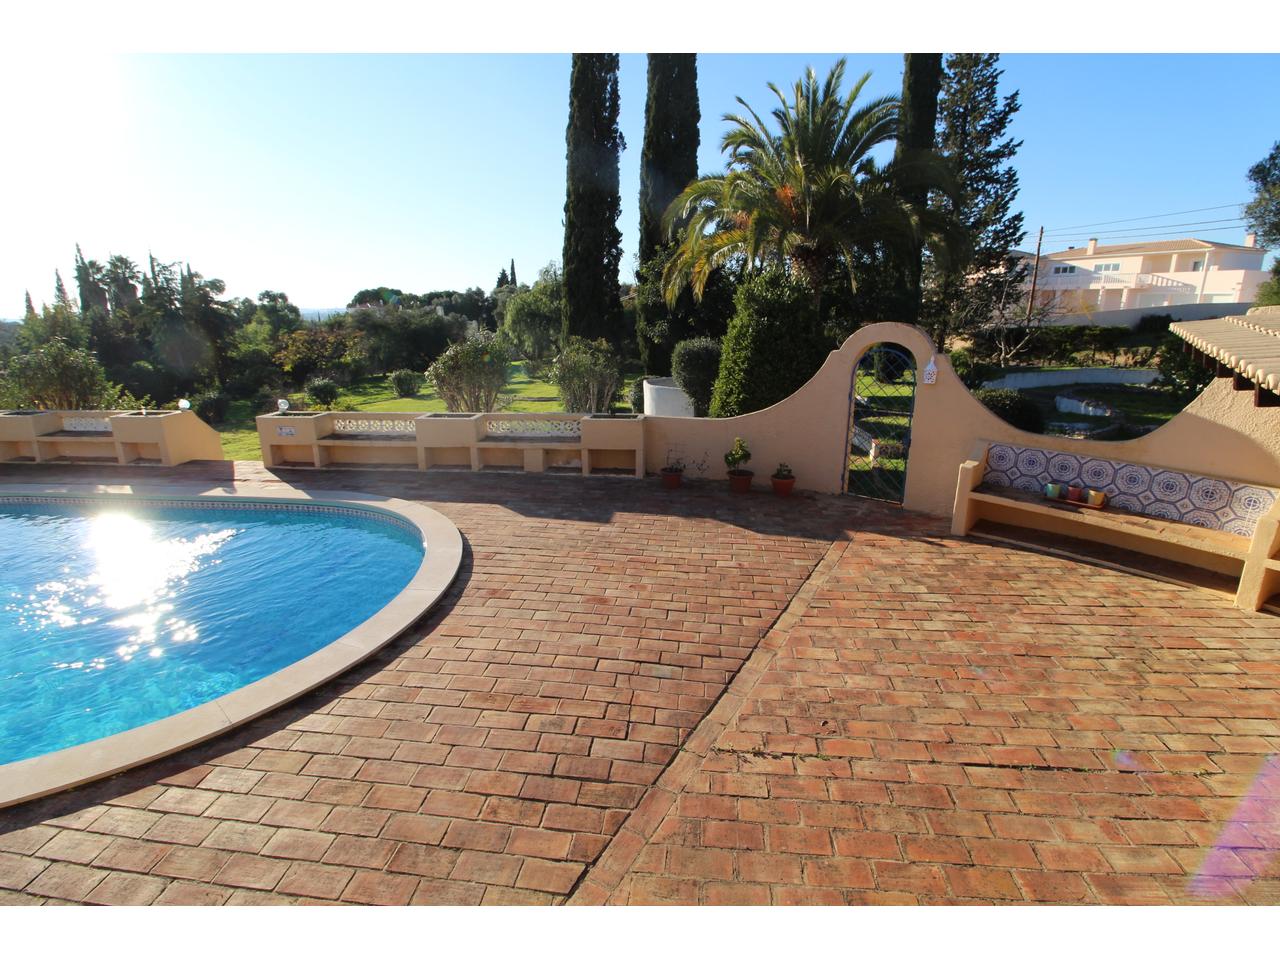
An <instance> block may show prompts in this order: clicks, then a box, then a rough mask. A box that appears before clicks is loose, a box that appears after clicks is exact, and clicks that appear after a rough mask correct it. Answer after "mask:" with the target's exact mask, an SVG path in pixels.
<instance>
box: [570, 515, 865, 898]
mask: <svg viewBox="0 0 1280 960" xmlns="http://www.w3.org/2000/svg"><path fill="white" fill-rule="evenodd" d="M852 543H853V537H852V534H851V533H848V532H846V533H845V534H844V535H843V536H842V538H841V539H839V540H837V541H835V542H834V543H832V544H831V546H829V547H828V548H827V552H826V553H825V554H824V555H823V557H822V559H821V560H819V561H818V562H817V563H816V564H815V565H814V567H813V569H812V570H810V571H809V576H808V577H807V578H806V579H805V581H804V583H802V584H801V585H800V589H798V590H797V591H796V592H795V594H794V595H793V596H792V597H791V599H790V601H788V603H787V605H786V606H785V607H784V608H783V610H782V612H781V613H780V614H778V617H777V619H775V620H774V621H773V623H772V624H771V625H770V626H769V629H768V630H766V631H765V633H764V636H762V637H761V638H760V642H759V643H757V644H756V648H755V649H754V650H753V651H751V655H750V656H749V657H747V659H746V661H745V662H744V663H743V664H742V667H741V668H740V669H739V670H738V672H737V674H736V675H735V676H734V678H733V679H732V680H731V681H730V682H729V683H728V685H727V686H726V687H725V689H724V691H723V692H722V693H721V694H720V697H719V698H718V699H717V700H716V702H715V703H714V704H713V705H712V707H711V709H710V710H708V711H707V714H706V716H704V717H703V718H702V720H701V721H699V723H698V725H697V726H696V727H694V728H693V730H692V731H691V732H690V734H689V736H688V738H686V740H685V742H684V743H683V744H681V746H680V749H679V750H677V751H676V753H675V755H674V756H673V757H672V758H671V760H670V761H668V763H667V766H666V768H665V769H664V770H663V771H662V773H661V775H660V776H659V777H658V779H657V780H656V781H654V783H653V784H651V785H650V786H649V789H647V790H646V791H645V793H644V796H642V797H641V798H640V802H639V803H638V804H636V806H635V809H633V810H632V811H631V813H630V814H628V816H627V819H626V820H624V821H623V823H622V826H621V827H619V828H618V831H617V833H615V834H614V835H613V839H612V840H610V841H609V843H608V845H607V846H606V847H605V848H604V850H603V851H602V852H601V854H600V856H599V857H598V858H597V859H596V861H595V863H593V864H592V865H591V866H590V867H588V868H587V869H586V870H585V871H584V872H583V874H582V876H581V877H579V879H578V882H577V884H576V885H575V886H574V888H573V890H571V891H570V892H569V894H568V896H567V897H566V898H565V900H564V902H565V903H567V904H568V905H570V906H602V905H604V904H605V903H606V901H607V900H608V899H609V897H610V896H611V895H612V894H613V892H614V891H615V890H616V889H617V888H618V885H619V884H620V883H621V882H622V879H623V877H625V876H626V874H627V871H628V870H630V869H631V865H632V864H633V863H634V862H635V859H636V857H637V856H639V855H640V851H641V850H642V849H643V848H644V846H645V844H647V843H648V842H649V839H650V838H651V837H652V836H653V835H654V833H655V832H657V829H658V827H659V826H660V825H661V824H662V821H663V819H665V817H666V815H667V813H668V812H669V811H670V809H671V807H672V805H673V804H674V803H675V801H676V797H678V796H679V795H680V792H681V791H682V790H683V789H684V787H685V785H686V784H687V783H688V782H689V780H690V778H691V777H692V776H693V775H694V774H695V773H697V771H698V768H699V767H700V766H701V765H702V761H703V759H704V758H705V757H706V755H707V753H708V752H709V751H710V750H711V748H712V745H713V744H714V743H715V742H716V740H718V739H719V737H720V734H722V733H723V732H724V731H725V730H726V729H728V727H729V726H730V725H731V724H733V722H734V721H735V720H736V719H737V717H738V714H739V713H740V712H741V710H742V707H743V704H744V703H746V699H747V695H748V694H749V693H750V692H751V688H752V687H754V686H755V684H756V682H757V681H758V680H759V679H760V678H761V677H762V676H763V675H764V674H765V673H766V672H767V671H768V670H769V667H770V666H771V665H772V664H773V660H774V658H775V657H776V656H777V655H778V651H779V650H780V649H781V648H782V645H783V643H784V642H785V641H786V638H787V635H788V634H789V633H790V632H791V629H792V627H794V626H795V625H796V624H797V623H799V622H800V619H801V618H802V617H803V616H804V615H805V613H806V612H807V611H808V609H809V603H810V601H812V599H813V597H814V596H815V595H816V594H817V592H818V591H819V590H820V589H822V587H823V586H824V585H825V584H826V582H827V578H828V577H829V576H830V575H831V573H832V571H834V570H835V569H836V567H837V566H838V565H839V563H840V560H841V559H842V558H843V557H844V554H845V551H847V550H848V549H849V547H850V546H851V545H852Z"/></svg>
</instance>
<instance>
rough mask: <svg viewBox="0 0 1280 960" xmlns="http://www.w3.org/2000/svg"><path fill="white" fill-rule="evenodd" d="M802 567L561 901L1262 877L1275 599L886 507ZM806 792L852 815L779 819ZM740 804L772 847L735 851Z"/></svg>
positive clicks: (1124, 887)
mask: <svg viewBox="0 0 1280 960" xmlns="http://www.w3.org/2000/svg"><path fill="white" fill-rule="evenodd" d="M868 519H872V518H870V517H869V518H868ZM815 580H816V581H819V582H818V584H817V586H816V588H812V589H811V588H810V587H806V590H808V591H809V595H807V597H806V599H805V600H804V602H803V604H801V605H800V606H799V607H798V608H797V610H796V616H795V619H794V621H793V622H790V623H788V624H787V625H786V629H785V631H778V632H776V634H777V635H776V637H775V638H773V639H767V640H766V641H765V643H764V644H762V645H761V647H760V648H758V650H757V651H756V653H755V655H754V658H753V661H752V662H754V661H760V663H761V664H762V670H761V672H760V673H759V674H758V676H757V677H756V678H755V679H754V680H753V681H752V682H751V684H750V686H749V687H747V688H746V689H743V690H741V691H740V693H741V699H740V700H739V701H738V703H737V704H736V706H735V710H734V712H733V713H732V714H731V715H729V716H728V718H727V719H728V722H727V725H726V726H724V727H723V729H722V730H720V731H718V732H715V733H713V734H712V736H713V737H714V738H715V747H714V748H713V749H712V750H709V751H703V752H702V753H700V754H691V755H690V756H689V760H690V761H691V762H692V767H691V768H690V770H691V772H690V774H689V775H688V776H687V777H686V778H685V779H684V780H683V781H682V782H681V783H674V782H673V783H672V787H671V788H672V789H675V790H677V791H678V797H677V798H676V801H675V802H674V803H673V804H672V805H671V808H670V810H669V811H668V812H667V814H666V815H665V817H664V819H663V820H662V821H661V822H660V823H659V824H658V826H657V827H656V828H654V829H653V830H652V831H651V832H650V833H644V832H643V831H642V836H648V837H649V839H648V843H647V845H645V844H644V843H643V842H640V843H638V844H637V843H635V842H632V844H631V847H632V849H631V850H630V851H629V852H628V855H627V856H628V858H629V863H628V864H624V865H623V871H622V872H618V870H617V869H616V868H613V867H611V868H610V869H611V871H612V873H611V874H609V875H605V874H603V873H601V874H599V878H598V879H597V873H593V871H588V873H587V877H586V880H585V881H584V883H583V884H582V885H581V886H580V888H579V896H578V897H577V898H576V901H580V902H606V901H607V902H610V903H672V902H675V903H690V904H692V903H706V902H711V901H712V900H714V901H715V902H722V901H721V900H720V899H717V898H724V897H729V896H732V893H731V891H733V890H734V889H735V885H750V884H751V883H754V882H761V883H766V884H768V889H769V901H768V902H771V903H789V904H790V903H837V902H839V903H850V904H852V903H874V902H904V903H910V902H921V903H926V902H927V903H972V902H984V903H1009V902H1035V903H1133V904H1143V903H1153V904H1155V903H1189V904H1190V903H1243V902H1252V903H1272V904H1274V903H1280V895H1278V891H1280V886H1277V884H1276V883H1275V882H1274V879H1271V878H1276V877H1278V876H1280V864H1278V863H1277V860H1280V858H1277V857H1276V856H1275V855H1274V851H1275V850H1276V849H1277V843H1280V836H1278V835H1277V834H1278V833H1280V831H1276V830H1275V827H1274V822H1275V817H1274V811H1271V812H1269V813H1268V812H1267V810H1266V809H1265V805H1263V804H1260V805H1259V810H1258V811H1257V812H1252V811H1251V812H1250V813H1248V814H1242V808H1243V807H1244V804H1241V802H1240V798H1241V797H1243V796H1245V795H1246V794H1247V793H1248V792H1249V790H1250V789H1251V788H1252V787H1254V785H1255V784H1257V783H1259V782H1260V780H1259V774H1260V771H1261V769H1262V762H1263V760H1264V759H1265V758H1266V757H1267V756H1270V755H1272V754H1274V752H1275V743H1274V741H1275V738H1276V736H1277V735H1280V709H1278V708H1277V707H1276V703H1277V691H1278V690H1280V670H1276V669H1270V668H1269V667H1270V666H1271V665H1273V664H1274V663H1275V662H1276V661H1277V658H1278V657H1280V621H1277V620H1276V619H1275V618H1274V617H1272V616H1268V615H1265V614H1261V615H1252V614H1245V613H1241V612H1240V611H1237V610H1235V609H1234V608H1233V607H1232V606H1231V605H1230V602H1229V599H1228V598H1225V597H1221V596H1219V595H1217V594H1213V593H1210V592H1207V591H1202V590H1195V589H1190V588H1184V587H1179V586H1173V585H1169V584H1165V583H1163V582H1155V581H1150V580H1147V579H1144V578H1140V577H1137V576H1133V575H1129V574H1123V573H1118V572H1112V571H1109V570H1105V569H1101V568H1094V567H1089V566H1083V565H1080V564H1078V563H1075V562H1072V561H1069V560H1064V559H1059V558H1055V557H1051V556H1047V555H1043V554H1037V553H1031V552H1024V551H1018V550H1015V549H1012V548H1008V547H1004V546H996V545H989V544H984V543H982V542H980V541H974V540H953V539H951V538H949V537H948V536H947V535H946V532H945V528H944V527H942V526H941V525H940V524H935V522H934V521H930V520H928V519H926V518H923V517H916V516H912V515H908V514H898V515H896V516H891V515H888V514H887V512H886V514H885V515H883V516H882V517H880V518H879V522H875V521H874V520H872V522H869V523H866V524H864V525H863V526H862V528H861V529H859V530H856V531H855V532H854V533H853V534H852V539H851V542H850V544H849V546H848V547H847V548H846V549H845V550H844V552H843V553H842V554H841V555H840V557H839V560H838V563H837V564H835V566H834V567H832V568H828V569H825V570H820V571H819V572H818V573H816V574H815ZM926 598H927V599H926ZM921 614H923V616H921ZM931 619H932V620H933V622H932V623H931V622H930V620H931ZM1259 667H1268V669H1258V668H1259ZM750 669H751V662H749V664H748V666H747V668H746V670H750ZM744 673H745V671H744ZM1241 721H1250V722H1251V723H1252V724H1253V726H1252V727H1250V728H1248V729H1246V728H1243V727H1240V726H1239V724H1240V722H1241ZM704 724H705V721H704ZM701 730H702V728H699V733H701ZM1141 731H1152V732H1153V733H1154V735H1153V736H1152V735H1146V734H1144V733H1141ZM814 738H816V746H812V747H811V746H810V742H811V740H812V739H814ZM686 750H688V748H687V747H686ZM921 761H928V762H921ZM1241 761H1244V762H1241ZM846 767H847V769H846ZM824 798H830V800H832V801H839V802H838V803H836V804H835V805H834V806H835V807H836V808H837V809H841V810H842V811H843V813H844V817H845V819H844V821H843V822H840V821H836V820H832V821H831V822H830V823H829V824H823V825H820V824H821V820H820V819H819V820H814V819H808V818H805V817H804V816H803V815H802V816H801V821H802V823H804V824H808V825H810V826H811V827H812V828H813V829H814V830H815V831H816V832H809V833H802V832H795V831H797V828H796V827H795V826H792V824H793V823H794V816H793V811H792V809H791V808H790V807H789V806H787V804H789V803H793V802H796V803H799V804H800V805H801V808H803V807H804V806H806V805H813V806H814V807H815V809H817V810H823V809H824V808H823V807H822V805H821V803H820V801H822V800H823V799H824ZM1219 800H1221V801H1222V802H1221V803H1219V802H1218V801H1219ZM823 815H824V814H820V817H821V816H823ZM1244 816H1252V817H1253V818H1254V819H1257V820H1263V821H1266V822H1267V823H1268V824H1269V826H1270V828H1271V834H1270V836H1269V837H1268V838H1267V839H1265V840H1264V839H1258V838H1254V837H1252V836H1251V835H1249V834H1248V831H1247V829H1245V827H1246V825H1245V824H1242V823H1241V822H1240V821H1241V820H1242V818H1243V817H1244ZM1233 818H1234V820H1235V821H1236V822H1235V823H1233V822H1232V821H1233ZM755 823H760V824H763V825H764V826H763V829H764V830H766V831H767V834H766V843H765V849H766V850H767V851H768V852H767V853H761V852H748V851H739V852H734V846H735V845H749V835H748V834H746V833H745V830H746V828H747V827H748V825H750V826H751V827H754V826H755ZM824 827H829V829H824ZM628 829H630V828H629V827H626V826H624V828H623V830H624V831H626V830H628ZM827 835H829V839H830V843H831V849H830V850H827V849H825V848H824V840H825V839H827ZM618 836H619V838H621V837H622V836H627V834H626V833H623V834H619V835H618ZM618 842H619V841H618V840H615V841H614V846H617V845H618ZM1215 847H1216V848H1217V849H1216V850H1215V849H1214V848H1215ZM676 851H678V853H676ZM611 852H612V849H611V848H607V849H606V851H605V853H604V854H603V855H602V859H601V861H600V863H601V864H605V863H610V862H611V860H610V854H611ZM721 853H733V854H734V861H733V864H732V872H729V870H728V868H727V865H726V864H724V863H723V862H721V861H717V860H714V859H711V860H708V859H706V858H707V857H709V856H714V855H717V854H721ZM766 857H768V859H765V858H766ZM614 877H617V880H616V881H615V880H614V879H613V878H614ZM833 888H834V889H833ZM739 895H740V896H742V898H743V899H742V902H748V900H747V898H748V897H751V896H756V895H757V892H756V891H754V890H750V889H749V888H748V887H744V888H743V889H740V890H739ZM590 898H595V899H590ZM889 898H896V899H889ZM723 902H732V901H731V900H724V901H723ZM751 902H754V901H751ZM761 902H764V901H761Z"/></svg>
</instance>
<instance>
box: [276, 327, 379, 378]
mask: <svg viewBox="0 0 1280 960" xmlns="http://www.w3.org/2000/svg"><path fill="white" fill-rule="evenodd" d="M281 344H282V346H281V347H280V349H279V351H278V352H277V353H276V363H278V364H279V365H280V368H281V369H282V370H283V371H284V372H285V373H287V374H288V375H289V376H290V377H291V378H292V379H293V382H294V383H305V382H307V381H308V380H310V379H312V378H316V377H318V378H319V379H322V380H341V381H342V382H344V383H349V382H350V381H351V380H352V379H353V378H355V377H358V376H360V375H361V374H362V373H363V372H364V369H365V362H366V353H365V344H364V338H363V337H362V335H361V334H360V333H359V332H357V331H352V330H341V329H338V328H334V327H313V326H308V327H303V328H302V329H301V330H295V331H293V333H291V334H289V335H288V336H287V337H285V338H284V339H283V340H282V341H281Z"/></svg>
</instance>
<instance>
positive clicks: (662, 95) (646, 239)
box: [640, 53, 701, 264]
mask: <svg viewBox="0 0 1280 960" xmlns="http://www.w3.org/2000/svg"><path fill="white" fill-rule="evenodd" d="M700 118H701V115H700V113H699V110H698V57H697V54H693V53H651V54H649V91H648V96H647V98H646V99H645V106H644V146H643V148H642V149H641V153H640V262H641V263H642V264H643V263H648V262H649V260H650V259H652V257H653V255H654V253H655V252H656V251H657V249H658V248H659V247H661V246H663V244H664V243H665V242H666V238H665V237H664V236H663V235H662V215H663V213H665V212H666V209H667V207H668V206H669V205H670V203H671V201H672V200H674V199H675V198H676V196H677V195H679V193H680V191H681V190H683V189H684V188H685V187H686V186H688V184H689V182H690V181H691V180H693V179H694V178H695V177H697V175H698V120H699V119H700Z"/></svg>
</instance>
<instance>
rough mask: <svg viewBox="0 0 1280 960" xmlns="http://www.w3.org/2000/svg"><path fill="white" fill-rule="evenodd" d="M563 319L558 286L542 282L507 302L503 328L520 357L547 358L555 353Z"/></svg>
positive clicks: (530, 358) (522, 291)
mask: <svg viewBox="0 0 1280 960" xmlns="http://www.w3.org/2000/svg"><path fill="white" fill-rule="evenodd" d="M560 318H561V303H560V296H559V289H558V288H555V289H553V288H551V287H549V286H546V285H543V284H542V283H541V281H540V282H539V284H537V285H535V286H534V287H533V289H531V290H521V291H520V292H519V293H517V294H515V295H514V296H513V297H512V298H511V299H510V300H508V301H507V311H506V315H505V316H504V318H503V324H502V328H503V330H505V331H506V333H507V335H508V336H509V337H510V338H511V342H512V343H514V344H515V346H516V349H517V350H518V351H519V352H520V355H521V356H523V357H525V358H527V359H529V360H545V359H546V358H548V357H550V356H551V355H553V354H554V353H555V351H556V344H557V343H558V342H559V340H560Z"/></svg>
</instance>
